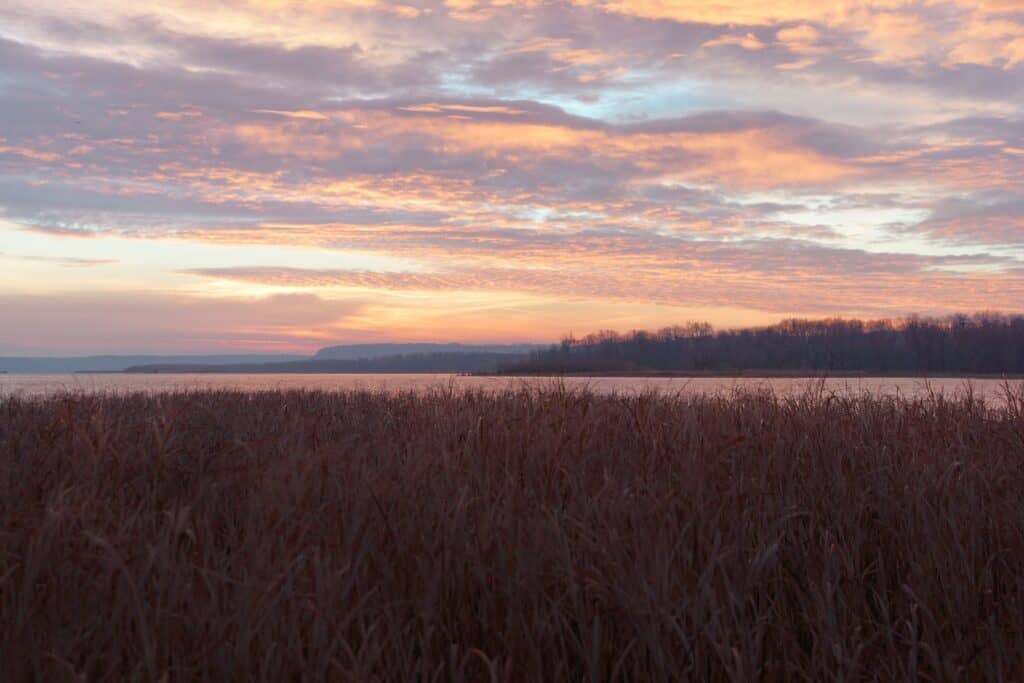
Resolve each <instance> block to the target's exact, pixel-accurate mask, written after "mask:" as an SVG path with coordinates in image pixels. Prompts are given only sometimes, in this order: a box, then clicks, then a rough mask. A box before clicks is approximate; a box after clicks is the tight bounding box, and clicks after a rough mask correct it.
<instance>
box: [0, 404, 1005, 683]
mask: <svg viewBox="0 0 1024 683" xmlns="http://www.w3.org/2000/svg"><path fill="white" fill-rule="evenodd" d="M1022 501H1024V388H1018V389H1009V390H1008V396H1007V400H1006V401H1005V402H999V403H998V404H995V403H993V404H990V405H988V406H986V405H984V404H983V403H982V402H980V401H978V400H976V399H974V398H972V397H970V396H962V397H959V398H955V399H949V398H944V397H941V396H931V397H928V398H923V399H914V400H909V399H892V398H871V397H867V396H864V397H843V396H833V395H829V394H827V393H824V392H822V391H814V390H809V391H808V393H807V394H806V395H804V396H802V397H799V398H795V399H781V398H777V397H774V396H772V395H771V394H766V393H734V394H730V395H723V396H705V397H671V396H654V395H641V396H603V397H602V396H596V395H590V394H587V393H580V392H570V391H566V390H563V389H559V388H558V387H557V386H552V387H551V388H550V389H547V390H539V391H538V390H525V389H524V390H522V391H518V392H517V391H511V390H510V391H508V392H504V393H502V392H498V393H460V392H457V391H453V390H444V389H438V390H436V391H434V392H431V393H428V394H411V393H410V394H399V395H385V394H376V393H369V392H352V393H340V394H327V393H314V392H266V393H255V394H243V393H231V392H203V393H181V394H162V395H151V396H146V395H126V396H114V395H108V396H86V395H77V396H76V395H67V396H58V397H53V398H48V399H42V400H27V399H19V398H4V399H0V680H3V681H20V680H33V679H34V680H45V681H60V680H88V681H98V680H118V681H121V680H133V679H134V680H152V681H195V680H210V681H241V680H304V681H305V680H338V681H345V680H352V681H373V680H381V681H411V680H425V681H426V680H437V681H491V680H495V681H505V680H511V681H540V680H549V681H611V680H631V681H663V680H695V681H696V680H737V681H749V680H768V681H783V680H807V681H829V680H845V681H851V680H865V679H870V680H886V681H888V680H912V679H913V680H956V679H959V680H999V679H1004V680H1022V679H1024V572H1022V571H1021V567H1024V504H1022Z"/></svg>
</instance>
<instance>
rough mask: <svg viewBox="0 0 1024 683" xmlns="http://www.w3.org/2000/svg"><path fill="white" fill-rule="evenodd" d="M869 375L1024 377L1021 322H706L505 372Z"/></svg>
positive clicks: (599, 337) (594, 345)
mask: <svg viewBox="0 0 1024 683" xmlns="http://www.w3.org/2000/svg"><path fill="white" fill-rule="evenodd" d="M744 370H777V371H805V370H815V371H850V372H856V371H865V372H879V373H936V374H941V373H978V374H1024V316H1006V315H1000V314H992V313H979V314H975V315H970V316H968V315H953V316H949V317H945V318H922V317H916V316H915V317H910V318H906V319H902V320H867V321H865V320H844V319H826V320H799V319H793V320H785V321H783V322H781V323H779V324H777V325H772V326H769V327H758V328H748V329H738V330H721V331H715V330H714V329H713V328H712V327H711V325H709V324H708V323H689V324H686V325H682V326H675V327H666V328H664V329H662V330H659V331H657V332H644V331H634V332H630V333H628V334H619V333H616V332H610V331H604V332H598V333H595V334H589V335H587V336H585V337H583V338H582V339H575V338H572V337H570V338H567V339H563V340H562V342H561V344H559V345H557V346H553V347H549V348H548V349H544V350H540V351H535V352H533V353H531V354H529V355H528V356H526V357H525V358H521V359H518V360H516V361H513V362H510V363H506V364H503V365H502V366H501V371H502V372H503V373H508V374H515V373H525V374H530V373H533V374H548V373H552V374H558V373H586V372H595V373H602V372H643V371H654V372H680V373H685V372H698V373H699V372H704V371H710V372H713V371H744Z"/></svg>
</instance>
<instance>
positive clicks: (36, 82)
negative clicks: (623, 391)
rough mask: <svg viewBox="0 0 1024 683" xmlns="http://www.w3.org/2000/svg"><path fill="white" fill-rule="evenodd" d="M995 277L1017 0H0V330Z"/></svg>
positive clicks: (583, 304) (68, 335)
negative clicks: (406, 0) (139, 0)
mask: <svg viewBox="0 0 1024 683" xmlns="http://www.w3.org/2000/svg"><path fill="white" fill-rule="evenodd" d="M1021 302H1024V0H974V1H970V0H919V1H904V0H874V1H871V0H863V1H854V0H836V1H834V2H821V1H820V0H781V1H779V2H760V1H754V0H750V1H746V0H559V1H555V2H545V1H543V0H430V1H427V2H409V3H393V2H386V1H383V0H381V1H376V0H308V1H306V2H287V1H285V0H216V1H214V0H157V1H155V2H150V3H126V2H121V1H120V0H116V1H115V0H31V1H30V2H25V1H23V0H5V2H3V3H2V4H0V353H6V354H19V353H20V354H60V353H71V352H76V353H82V352H109V353H120V352H154V353H157V352H159V353H168V352H180V353H188V352H213V351H228V350H230V351H253V352H256V351H259V352H266V351H270V352H274V351H280V352H288V353H293V352H305V351H313V350H315V349H317V348H319V347H321V346H324V345H327V344H331V343H359V342H377V341H472V342H487V341H494V342H528V341H530V342H547V341H554V340H557V339H558V338H560V337H562V336H563V335H566V334H570V333H574V334H576V335H580V334H585V333H588V332H592V331H595V330H598V329H615V330H628V329H634V328H639V329H652V328H657V327H661V326H664V325H670V324H679V323H683V322H685V321H689V320H706V321H709V322H711V323H712V324H713V325H715V326H716V327H736V326H745V325H761V324H769V323H771V322H774V321H777V320H780V319H783V318H787V317H794V316H796V317H822V316H842V317H854V316H856V317H870V318H875V317H900V316H905V315H908V314H914V313H916V314H922V315H944V314H948V313H952V312H959V311H968V312H971V311H979V310H987V311H1002V312H1007V313H1014V312H1020V311H1021V310H1022V304H1021Z"/></svg>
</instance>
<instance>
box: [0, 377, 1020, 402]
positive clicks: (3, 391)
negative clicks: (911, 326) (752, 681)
mask: <svg viewBox="0 0 1024 683" xmlns="http://www.w3.org/2000/svg"><path fill="white" fill-rule="evenodd" d="M559 381H562V382H564V383H565V386H566V387H568V388H570V389H573V388H589V389H590V390H592V391H594V392H597V393H613V392H619V393H635V392H638V391H646V390H657V391H661V392H667V393H677V392H679V393H683V394H714V393H721V392H730V391H732V390H734V389H737V388H740V389H743V388H749V389H758V388H767V389H771V390H773V391H774V392H775V393H776V394H778V395H780V396H792V395H794V394H799V393H802V392H804V391H806V390H807V389H808V388H809V387H814V386H816V385H817V383H818V382H823V383H824V387H823V388H824V390H825V391H826V392H832V391H834V392H836V393H839V394H847V395H848V394H860V393H864V392H867V393H872V394H876V395H889V396H891V395H896V394H899V395H902V396H908V397H914V396H921V395H924V394H927V393H928V392H929V391H934V392H937V393H939V392H941V393H944V394H946V395H947V396H950V395H953V394H958V393H963V392H964V391H966V390H967V389H968V387H969V388H970V389H971V390H973V392H974V393H975V395H977V396H979V397H981V398H984V399H986V400H989V401H998V400H1000V399H1001V398H1003V396H1004V394H1005V392H1004V386H1005V383H1004V381H1003V380H1001V379H960V378H940V379H927V380H926V379H922V378H915V377H832V378H826V379H824V380H820V379H815V378H810V377H784V378H783V377H566V378H563V379H561V380H559V379H554V378H550V377H473V376H466V375H451V374H431V375H428V374H338V375H328V374H253V375H242V374H180V375H179V374H167V375H163V374H152V375H150V374H147V375H123V374H85V373H83V374H74V375H0V396H2V395H10V394H18V395H22V396H46V395H52V394H55V393H62V392H66V391H70V392H84V393H102V392H135V391H143V392H160V391H194V390H202V389H233V390H238V391H264V390H275V389H309V390H323V391H345V390H351V389H369V390H384V391H407V390H414V391H422V390H426V389H432V388H439V387H449V386H451V387H453V388H454V389H456V390H460V389H486V390H491V391H494V390H503V389H509V388H513V389H518V388H521V387H523V386H524V385H525V386H541V387H550V386H553V385H555V384H556V383H557V382H559ZM1010 384H1011V386H1014V387H1017V388H1020V386H1021V384H1022V382H1021V380H1011V381H1010Z"/></svg>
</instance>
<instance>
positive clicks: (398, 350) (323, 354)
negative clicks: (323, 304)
mask: <svg viewBox="0 0 1024 683" xmlns="http://www.w3.org/2000/svg"><path fill="white" fill-rule="evenodd" d="M541 348H547V345H541V344H459V343H445V344H442V343H435V342H414V343H407V344H401V343H396V344H342V345H338V346H327V347H324V348H322V349H320V350H319V351H317V352H316V354H314V356H313V358H314V359H318V360H322V359H331V360H361V359H369V358H384V357H387V356H407V355H410V354H427V353H430V354H434V353H445V354H451V353H504V354H514V355H522V354H527V353H530V352H531V351H536V350H538V349H541Z"/></svg>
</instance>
